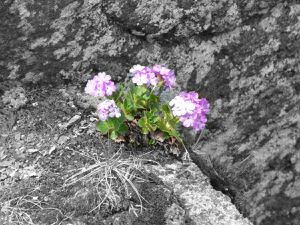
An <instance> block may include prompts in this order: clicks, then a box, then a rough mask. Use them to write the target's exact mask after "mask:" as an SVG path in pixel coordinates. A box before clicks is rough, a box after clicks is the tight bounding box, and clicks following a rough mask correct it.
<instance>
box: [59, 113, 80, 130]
mask: <svg viewBox="0 0 300 225" xmlns="http://www.w3.org/2000/svg"><path fill="white" fill-rule="evenodd" d="M80 119H81V115H75V116H73V117H72V118H71V119H70V120H69V121H68V122H66V123H64V124H62V125H59V128H60V129H67V128H68V127H70V126H72V125H73V124H74V123H76V122H77V121H78V120H80Z"/></svg>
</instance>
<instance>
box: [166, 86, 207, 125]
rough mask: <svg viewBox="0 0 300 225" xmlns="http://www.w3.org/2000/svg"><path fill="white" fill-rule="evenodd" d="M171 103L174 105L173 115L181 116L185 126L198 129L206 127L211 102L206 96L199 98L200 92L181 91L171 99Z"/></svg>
mask: <svg viewBox="0 0 300 225" xmlns="http://www.w3.org/2000/svg"><path fill="white" fill-rule="evenodd" d="M169 105H170V106H171V107H172V113H173V115H174V116H178V117H179V120H180V121H181V122H182V124H183V126H185V127H192V128H193V129H194V130H196V131H198V130H203V129H204V128H205V123H206V121H207V118H206V114H207V113H208V112H209V103H208V102H207V100H206V99H205V98H201V99H199V98H198V93H196V92H194V91H191V92H181V93H180V94H179V95H178V96H176V97H175V98H174V99H172V100H171V101H170V103H169Z"/></svg>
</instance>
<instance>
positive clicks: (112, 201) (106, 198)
mask: <svg viewBox="0 0 300 225" xmlns="http://www.w3.org/2000/svg"><path fill="white" fill-rule="evenodd" d="M76 152H77V151H76ZM77 153H78V154H80V155H82V156H84V157H87V158H89V159H92V160H93V161H94V163H93V164H92V165H89V166H87V167H82V168H79V169H77V170H76V171H71V173H72V175H70V176H69V177H68V179H67V180H66V181H65V183H64V187H67V186H70V185H74V184H76V183H77V182H83V183H88V184H91V185H92V186H93V187H95V188H96V190H97V195H98V197H99V199H100V202H99V204H98V205H97V206H96V207H94V208H93V209H92V210H91V211H90V212H92V211H94V210H96V209H100V207H101V206H102V205H103V204H106V205H108V206H110V208H111V209H113V208H115V207H117V205H118V203H119V202H120V199H121V196H122V194H121V193H120V192H119V191H117V190H120V189H119V187H120V186H121V188H122V189H123V191H125V194H126V196H125V199H131V197H132V194H135V195H136V196H137V198H138V200H139V204H135V205H132V204H131V205H130V210H131V211H133V212H134V213H135V214H136V215H137V211H139V212H142V210H143V201H145V199H144V198H143V196H141V194H140V193H139V191H138V188H137V187H136V186H135V184H134V182H145V179H144V178H142V177H141V174H142V165H143V162H144V161H145V160H142V159H138V158H135V157H133V156H131V157H129V158H125V159H124V158H122V149H121V148H120V149H119V150H118V151H117V152H116V153H115V154H114V155H113V156H112V157H110V158H107V159H106V158H103V157H101V158H100V157H98V156H90V155H86V154H84V153H81V152H77ZM147 161H149V160H147ZM123 198H124V197H123ZM137 209H139V210H137Z"/></svg>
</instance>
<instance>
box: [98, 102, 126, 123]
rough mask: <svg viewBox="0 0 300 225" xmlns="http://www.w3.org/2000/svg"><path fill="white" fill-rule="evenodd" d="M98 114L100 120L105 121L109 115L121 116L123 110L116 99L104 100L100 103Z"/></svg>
mask: <svg viewBox="0 0 300 225" xmlns="http://www.w3.org/2000/svg"><path fill="white" fill-rule="evenodd" d="M98 116H99V119H100V120H102V121H105V120H107V119H108V117H111V118H113V117H116V118H119V117H120V116H121V112H120V109H119V108H118V107H117V106H116V103H115V101H114V100H104V101H103V102H101V103H100V104H99V105H98Z"/></svg>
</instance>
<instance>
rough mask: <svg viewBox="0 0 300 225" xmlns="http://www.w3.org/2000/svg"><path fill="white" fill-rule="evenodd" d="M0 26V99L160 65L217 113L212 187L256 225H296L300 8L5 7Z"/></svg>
mask: <svg viewBox="0 0 300 225" xmlns="http://www.w3.org/2000/svg"><path fill="white" fill-rule="evenodd" d="M0 21H1V26H0V51H1V55H0V89H2V90H1V91H0V94H3V93H4V91H9V89H10V88H11V87H12V86H14V85H15V84H16V83H17V84H18V85H25V84H28V83H29V84H31V83H46V84H48V83H52V84H53V83H54V84H55V83H61V82H65V83H68V82H74V83H77V84H80V85H82V87H83V86H84V82H85V81H86V80H87V79H89V78H90V77H91V76H92V75H93V74H94V73H96V72H98V71H105V72H107V73H108V74H111V75H112V76H113V78H114V79H115V80H116V81H117V80H121V79H122V78H124V77H125V76H126V74H127V72H128V70H129V68H130V67H131V66H132V65H134V64H143V65H149V64H155V63H159V64H165V65H167V66H168V67H170V68H172V69H174V70H175V72H176V75H177V81H178V84H179V85H180V86H181V87H182V88H183V89H188V90H196V91H198V92H199V93H200V95H201V96H202V97H206V98H207V99H208V100H209V102H210V103H211V113H210V116H209V122H208V124H207V129H206V131H205V132H204V135H203V137H202V139H201V142H200V145H199V146H198V148H197V149H194V152H195V154H198V155H203V154H205V155H207V156H208V158H209V160H206V161H205V160H200V162H202V163H203V165H202V167H203V168H204V170H205V168H206V170H207V168H210V169H211V170H213V171H214V173H210V172H208V173H206V174H208V176H210V175H211V174H214V175H213V176H215V175H216V174H217V177H218V179H214V178H215V177H211V178H213V179H211V180H212V184H213V185H214V186H215V187H216V188H217V189H220V190H222V191H223V192H225V193H227V194H228V195H229V196H230V197H231V198H232V201H233V202H234V203H235V204H236V205H237V207H238V209H239V210H240V211H241V212H243V213H244V215H246V216H248V217H249V218H250V220H252V221H253V222H254V224H263V225H268V224H275V225H276V224H278V225H279V224H299V223H300V151H299V150H300V113H299V112H300V66H299V65H300V42H299V39H300V5H299V2H298V1H272V0H251V1H245V0H221V1H209V0H200V1H193V0H178V1H176V0H163V1H157V0H124V1H123V0H122V1H119V0H105V1H104V0H77V1H76V0H61V1H37V0H5V1H1V3H0ZM194 158H195V157H194ZM206 172H207V171H206Z"/></svg>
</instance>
